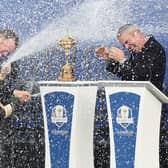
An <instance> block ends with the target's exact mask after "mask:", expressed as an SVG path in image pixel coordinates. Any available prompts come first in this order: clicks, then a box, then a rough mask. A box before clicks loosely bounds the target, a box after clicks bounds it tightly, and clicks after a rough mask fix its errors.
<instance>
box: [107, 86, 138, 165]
mask: <svg viewBox="0 0 168 168" xmlns="http://www.w3.org/2000/svg"><path fill="white" fill-rule="evenodd" d="M106 98H107V106H108V116H109V127H110V143H111V150H110V151H111V156H110V157H111V168H123V167H124V168H134V163H135V149H136V135H137V123H138V115H139V105H140V96H139V95H137V94H135V93H131V92H124V91H123V92H114V93H112V92H111V91H110V89H108V88H106Z"/></svg>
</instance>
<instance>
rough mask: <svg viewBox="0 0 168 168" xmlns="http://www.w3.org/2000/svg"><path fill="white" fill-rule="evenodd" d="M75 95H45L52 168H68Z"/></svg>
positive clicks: (60, 93)
mask: <svg viewBox="0 0 168 168" xmlns="http://www.w3.org/2000/svg"><path fill="white" fill-rule="evenodd" d="M73 107H74V95H72V94H69V93H67V92H52V93H49V94H46V95H45V110H46V116H47V126H48V137H49V146H50V157H51V168H68V167H69V153H70V139H71V126H72V115H73Z"/></svg>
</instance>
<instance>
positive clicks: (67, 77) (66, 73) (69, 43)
mask: <svg viewBox="0 0 168 168" xmlns="http://www.w3.org/2000/svg"><path fill="white" fill-rule="evenodd" d="M58 44H59V45H60V46H61V47H63V48H64V50H65V57H66V64H65V65H64V66H63V67H62V68H61V75H60V77H59V79H58V80H59V81H75V77H74V70H73V67H72V66H71V65H70V64H69V56H70V49H71V48H72V47H73V46H74V45H75V44H76V41H75V40H74V39H72V38H71V37H69V36H67V35H66V36H65V37H64V38H63V39H62V40H60V41H59V43H58Z"/></svg>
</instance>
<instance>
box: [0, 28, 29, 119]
mask: <svg viewBox="0 0 168 168" xmlns="http://www.w3.org/2000/svg"><path fill="white" fill-rule="evenodd" d="M18 41H19V39H18V37H17V36H16V34H15V33H14V32H13V31H12V30H0V118H1V119H2V118H7V117H8V116H10V115H11V113H12V111H13V110H14V104H12V103H11V102H10V101H11V100H10V99H11V97H12V96H15V97H17V98H19V99H20V100H21V101H27V100H29V99H30V97H31V95H30V93H29V92H27V91H22V90H19V89H18V88H17V87H18V86H17V84H18V74H17V73H18V66H17V64H16V63H15V62H14V63H12V64H10V63H7V59H8V56H9V55H10V54H11V53H13V52H14V51H15V50H16V48H17V46H18Z"/></svg>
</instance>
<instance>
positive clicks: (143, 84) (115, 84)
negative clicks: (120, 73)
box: [38, 81, 168, 103]
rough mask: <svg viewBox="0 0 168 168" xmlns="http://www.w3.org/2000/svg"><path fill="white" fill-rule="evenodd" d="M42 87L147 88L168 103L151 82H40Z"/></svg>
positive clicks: (167, 98)
mask: <svg viewBox="0 0 168 168" xmlns="http://www.w3.org/2000/svg"><path fill="white" fill-rule="evenodd" d="M38 83H39V84H40V86H60V87H61V86H63V87H66V86H67V87H79V86H98V87H109V86H111V87H128V88H129V87H145V88H146V89H148V90H149V91H150V92H151V94H153V95H154V96H155V97H156V98H157V99H159V100H160V102H162V103H168V97H167V96H166V95H165V94H163V93H162V92H161V91H160V90H159V89H158V88H156V87H155V86H154V85H153V84H152V83H151V82H150V81H72V82H69V81H68V82H62V81H39V82H38Z"/></svg>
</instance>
